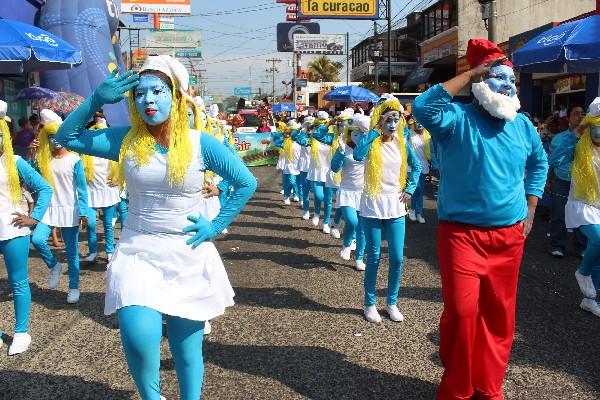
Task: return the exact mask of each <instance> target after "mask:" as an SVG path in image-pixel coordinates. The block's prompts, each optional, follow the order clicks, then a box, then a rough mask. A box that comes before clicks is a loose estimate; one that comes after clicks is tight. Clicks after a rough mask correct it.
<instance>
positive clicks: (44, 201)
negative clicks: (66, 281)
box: [0, 100, 52, 356]
mask: <svg viewBox="0 0 600 400" xmlns="http://www.w3.org/2000/svg"><path fill="white" fill-rule="evenodd" d="M7 108H8V105H7V104H6V103H5V102H4V101H1V100H0V152H1V153H2V154H1V155H0V253H2V256H3V257H4V264H5V266H6V272H7V275H8V283H9V286H10V290H11V292H12V296H13V307H14V309H15V331H14V332H15V334H14V335H13V340H12V343H11V345H10V347H9V348H8V355H9V356H13V355H16V354H20V353H23V352H25V351H27V349H28V348H29V345H30V344H31V336H30V335H29V333H28V328H29V311H30V309H31V290H30V288H29V278H28V270H27V262H28V259H29V239H30V238H29V236H30V233H31V231H30V229H31V228H33V227H34V226H35V225H36V224H38V223H39V221H40V220H41V219H42V217H43V216H44V213H45V212H46V209H47V208H48V204H49V203H50V198H51V197H52V189H51V188H50V185H48V182H46V181H45V180H44V179H43V178H42V177H41V175H40V174H38V173H37V172H36V171H35V170H34V169H33V168H32V167H31V166H30V165H29V163H28V162H27V161H25V160H24V159H22V158H21V157H19V156H17V155H15V154H14V152H13V148H12V141H11V138H10V132H9V129H8V125H7V124H6V121H5V117H6V111H7ZM22 185H25V186H27V189H28V190H29V191H30V192H37V193H38V199H37V202H36V203H35V207H34V208H33V211H32V212H31V214H30V215H27V212H26V211H24V210H23V209H22V208H21V205H20V200H21V195H22V193H23V189H22V188H21V186H22ZM1 336H2V335H1V332H0V346H2V339H1Z"/></svg>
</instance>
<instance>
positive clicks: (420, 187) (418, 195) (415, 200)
mask: <svg viewBox="0 0 600 400" xmlns="http://www.w3.org/2000/svg"><path fill="white" fill-rule="evenodd" d="M426 178H427V175H425V174H421V175H420V176H419V182H418V183H417V188H416V189H415V192H414V193H413V195H412V199H411V201H410V209H411V210H415V213H416V214H417V215H423V191H424V189H425V179H426Z"/></svg>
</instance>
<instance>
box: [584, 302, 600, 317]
mask: <svg viewBox="0 0 600 400" xmlns="http://www.w3.org/2000/svg"><path fill="white" fill-rule="evenodd" d="M579 307H581V308H583V309H584V310H585V311H589V312H591V313H592V314H594V315H595V316H596V317H600V304H598V303H597V302H596V300H593V299H588V298H587V297H586V298H584V299H583V300H581V304H580V305H579Z"/></svg>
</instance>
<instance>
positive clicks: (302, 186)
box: [295, 117, 315, 221]
mask: <svg viewBox="0 0 600 400" xmlns="http://www.w3.org/2000/svg"><path fill="white" fill-rule="evenodd" d="M314 120H315V118H314V117H306V118H304V122H303V123H302V126H301V128H300V131H299V132H298V134H297V136H296V139H295V141H296V143H298V144H299V145H300V146H301V148H300V157H299V158H298V165H297V167H296V169H297V170H298V171H299V172H300V173H299V174H298V176H297V177H296V187H297V188H298V191H299V192H300V205H301V206H302V210H303V211H304V214H303V215H302V219H303V220H305V221H308V220H309V219H310V187H311V183H310V181H309V180H308V171H310V159H311V147H310V143H311V141H310V135H309V134H308V130H309V127H310V126H311V125H312V123H313V122H314Z"/></svg>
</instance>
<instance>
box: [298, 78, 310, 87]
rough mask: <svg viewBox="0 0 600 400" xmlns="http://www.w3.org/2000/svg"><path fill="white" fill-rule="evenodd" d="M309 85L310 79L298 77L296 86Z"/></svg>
mask: <svg viewBox="0 0 600 400" xmlns="http://www.w3.org/2000/svg"><path fill="white" fill-rule="evenodd" d="M307 85H308V79H298V78H296V87H297V88H303V87H306V86H307Z"/></svg>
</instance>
